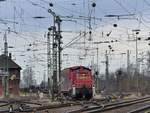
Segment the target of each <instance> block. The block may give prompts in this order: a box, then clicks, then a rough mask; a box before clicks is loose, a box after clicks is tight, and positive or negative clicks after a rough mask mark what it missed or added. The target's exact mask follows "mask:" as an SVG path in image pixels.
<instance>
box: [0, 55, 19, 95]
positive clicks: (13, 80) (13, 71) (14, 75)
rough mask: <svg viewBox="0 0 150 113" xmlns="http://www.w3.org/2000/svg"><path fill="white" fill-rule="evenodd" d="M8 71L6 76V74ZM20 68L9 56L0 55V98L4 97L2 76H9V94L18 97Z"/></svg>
mask: <svg viewBox="0 0 150 113" xmlns="http://www.w3.org/2000/svg"><path fill="white" fill-rule="evenodd" d="M6 69H8V74H7V73H6ZM20 70H21V67H20V66H19V65H18V64H16V63H15V62H14V61H13V60H12V59H11V54H9V56H6V55H4V54H2V55H0V96H3V95H4V79H3V78H4V76H6V75H8V76H9V94H10V95H16V96H17V95H19V91H20V90H19V84H20Z"/></svg>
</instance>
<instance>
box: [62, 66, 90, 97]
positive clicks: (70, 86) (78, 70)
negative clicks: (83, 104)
mask: <svg viewBox="0 0 150 113" xmlns="http://www.w3.org/2000/svg"><path fill="white" fill-rule="evenodd" d="M62 76H63V80H64V82H63V84H62V86H61V91H65V92H66V91H68V95H70V96H71V97H73V98H85V99H90V98H92V96H93V78H92V74H91V69H89V68H86V67H84V66H76V67H71V68H68V69H67V70H65V73H64V74H63V75H62Z"/></svg>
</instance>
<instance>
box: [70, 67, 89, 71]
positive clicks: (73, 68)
mask: <svg viewBox="0 0 150 113" xmlns="http://www.w3.org/2000/svg"><path fill="white" fill-rule="evenodd" d="M80 68H83V69H86V70H89V71H91V69H89V68H88V67H85V66H73V67H70V69H72V70H78V69H80Z"/></svg>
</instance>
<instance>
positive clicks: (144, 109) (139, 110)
mask: <svg viewBox="0 0 150 113" xmlns="http://www.w3.org/2000/svg"><path fill="white" fill-rule="evenodd" d="M147 110H149V111H147ZM140 112H144V113H149V112H150V105H146V106H143V107H140V108H138V109H135V110H132V111H129V112H128V113H140Z"/></svg>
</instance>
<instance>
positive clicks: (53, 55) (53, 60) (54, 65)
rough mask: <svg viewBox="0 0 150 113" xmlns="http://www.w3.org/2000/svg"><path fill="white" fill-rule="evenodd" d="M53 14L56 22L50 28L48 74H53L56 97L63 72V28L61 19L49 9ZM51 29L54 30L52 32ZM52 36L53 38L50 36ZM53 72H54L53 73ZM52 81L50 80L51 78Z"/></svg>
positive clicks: (53, 93) (53, 87)
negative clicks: (61, 28) (61, 27)
mask: <svg viewBox="0 0 150 113" xmlns="http://www.w3.org/2000/svg"><path fill="white" fill-rule="evenodd" d="M48 12H49V13H50V14H52V16H53V21H54V24H53V26H51V27H50V28H49V36H48V37H49V38H48V42H49V43H48V57H49V58H48V68H49V69H48V74H49V75H52V76H51V77H52V81H53V83H52V90H51V91H52V92H51V94H52V99H54V98H55V96H56V95H58V93H59V82H60V72H61V51H62V48H61V38H62V36H61V30H60V23H61V19H60V18H59V16H57V15H56V14H55V12H53V11H52V10H51V9H49V10H48ZM50 31H52V32H51V33H50ZM50 37H51V38H50ZM51 72H52V73H51ZM49 82H50V80H49Z"/></svg>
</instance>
